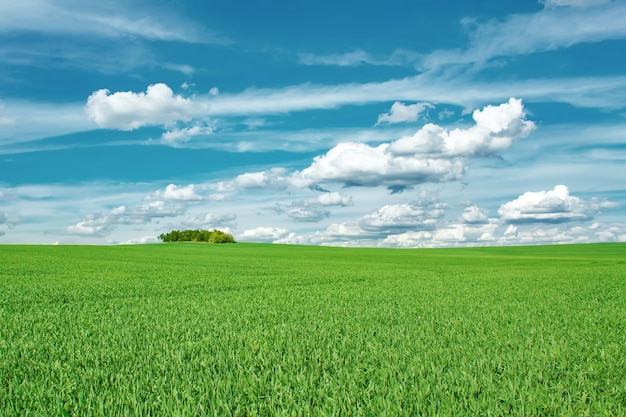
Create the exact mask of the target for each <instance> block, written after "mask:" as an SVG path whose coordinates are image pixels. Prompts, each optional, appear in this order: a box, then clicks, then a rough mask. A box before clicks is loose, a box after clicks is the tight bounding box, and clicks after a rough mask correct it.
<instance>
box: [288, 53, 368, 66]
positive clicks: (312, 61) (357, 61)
mask: <svg viewBox="0 0 626 417" xmlns="http://www.w3.org/2000/svg"><path fill="white" fill-rule="evenodd" d="M299 62H300V63H301V64H303V65H337V66H340V67H354V66H358V65H361V64H368V63H375V62H376V60H375V59H374V58H373V57H372V56H370V54H368V53H367V52H365V51H363V50H361V49H356V50H354V51H352V52H347V53H345V54H332V55H325V56H321V55H314V54H306V53H305V54H300V59H299Z"/></svg>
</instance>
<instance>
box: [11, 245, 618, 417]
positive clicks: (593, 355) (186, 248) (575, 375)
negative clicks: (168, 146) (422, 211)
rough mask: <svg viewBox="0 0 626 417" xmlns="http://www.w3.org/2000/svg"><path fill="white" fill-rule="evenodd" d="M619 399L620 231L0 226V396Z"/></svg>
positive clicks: (429, 409) (205, 407) (263, 411)
mask: <svg viewBox="0 0 626 417" xmlns="http://www.w3.org/2000/svg"><path fill="white" fill-rule="evenodd" d="M18 415H19V416H57V415H60V416H62V415H69V416H200V415H208V416H214V415H215V416H310V415H326V416H340V415H341V416H350V415H359V416H361V415H362V416H366V415H371V416H400V415H414V416H435V415H437V416H509V415H513V416H584V415H588V416H624V415H626V244H621V243H616V244H594V245H574V246H544V247H503V248H469V249H420V250H392V249H347V248H328V247H305V246H278V245H261V244H242V243H238V244H234V245H210V244H184V243H182V244H159V245H142V246H113V247H91V246H13V245H0V416H18Z"/></svg>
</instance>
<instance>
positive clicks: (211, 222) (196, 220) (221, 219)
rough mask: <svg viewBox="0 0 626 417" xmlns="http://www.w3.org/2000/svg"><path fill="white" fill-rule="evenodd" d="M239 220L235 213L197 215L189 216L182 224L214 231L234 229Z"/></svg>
mask: <svg viewBox="0 0 626 417" xmlns="http://www.w3.org/2000/svg"><path fill="white" fill-rule="evenodd" d="M236 219H237V215H236V214H235V213H222V214H216V213H197V214H194V215H191V216H189V217H188V218H187V219H185V220H184V221H183V222H182V223H183V224H184V225H185V226H187V227H191V228H194V229H196V228H203V229H214V228H224V227H229V228H230V227H232V226H233V225H234V223H233V222H234V221H235V220H236Z"/></svg>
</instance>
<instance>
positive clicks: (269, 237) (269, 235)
mask: <svg viewBox="0 0 626 417" xmlns="http://www.w3.org/2000/svg"><path fill="white" fill-rule="evenodd" d="M288 235H289V232H288V231H287V229H282V228H277V227H264V226H263V227H257V228H254V229H247V230H244V231H243V232H242V233H241V234H240V235H239V236H238V238H237V240H241V241H249V242H274V241H276V240H278V239H282V238H285V237H286V236H288Z"/></svg>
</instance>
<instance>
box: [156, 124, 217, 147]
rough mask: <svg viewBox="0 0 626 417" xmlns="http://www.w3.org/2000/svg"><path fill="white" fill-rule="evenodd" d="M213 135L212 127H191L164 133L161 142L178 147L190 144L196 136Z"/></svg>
mask: <svg viewBox="0 0 626 417" xmlns="http://www.w3.org/2000/svg"><path fill="white" fill-rule="evenodd" d="M212 134H213V128H212V127H211V126H201V125H196V126H191V127H186V128H182V129H173V130H168V131H167V132H165V133H163V135H162V136H161V140H162V141H163V142H165V143H167V144H170V145H178V144H182V143H185V142H189V140H191V139H192V138H193V137H195V136H208V135H212Z"/></svg>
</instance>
